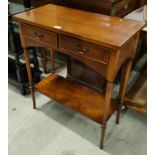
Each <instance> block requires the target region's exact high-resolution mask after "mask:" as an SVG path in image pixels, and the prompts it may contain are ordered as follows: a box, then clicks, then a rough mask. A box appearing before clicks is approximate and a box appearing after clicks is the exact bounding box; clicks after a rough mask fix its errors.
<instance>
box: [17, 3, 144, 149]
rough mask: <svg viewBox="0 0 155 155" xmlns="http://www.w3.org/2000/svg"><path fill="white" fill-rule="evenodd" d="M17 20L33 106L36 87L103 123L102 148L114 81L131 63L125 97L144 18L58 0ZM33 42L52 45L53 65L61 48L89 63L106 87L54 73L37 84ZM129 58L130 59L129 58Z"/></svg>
mask: <svg viewBox="0 0 155 155" xmlns="http://www.w3.org/2000/svg"><path fill="white" fill-rule="evenodd" d="M70 15H71V16H70ZM14 19H15V20H17V21H18V22H19V25H20V35H21V41H22V46H23V48H24V53H25V58H26V63H27V70H28V75H29V81H30V86H31V87H30V88H31V94H32V99H33V108H36V103H35V96H34V89H36V90H38V91H40V92H41V93H43V94H45V95H47V96H49V97H51V98H53V99H54V100H56V101H58V102H61V103H62V104H63V105H66V106H67V107H70V108H72V109H74V110H76V111H79V112H80V113H82V114H83V115H85V116H87V117H88V118H90V119H92V120H95V121H97V122H99V123H101V140H100V148H103V142H104V135H105V129H106V126H107V120H108V119H109V117H110V116H111V115H112V113H113V112H114V111H115V110H116V109H117V107H116V104H113V101H112V99H111V98H112V91H113V84H114V81H115V79H116V77H117V74H118V72H119V70H120V69H121V68H122V66H124V64H126V71H125V72H124V74H123V77H124V80H122V81H123V82H122V83H121V90H120V97H121V99H124V94H125V91H126V85H127V81H128V77H129V73H130V68H131V64H132V60H133V58H134V56H135V53H136V46H137V42H138V36H139V31H140V30H141V28H142V27H143V26H144V23H142V22H136V21H132V20H127V19H121V18H116V17H109V16H105V15H101V14H96V13H91V12H86V11H80V10H75V9H69V8H66V7H60V6H55V5H46V6H43V7H39V8H36V9H33V10H31V11H27V12H25V13H21V14H18V15H15V16H14ZM48 32H49V33H48ZM55 36H57V37H55ZM31 46H37V47H40V46H41V47H47V48H49V49H50V51H51V64H53V65H54V53H55V51H56V50H58V51H59V52H62V53H64V54H66V55H67V56H68V57H71V58H74V59H76V60H78V61H79V62H81V63H83V64H85V65H86V66H87V67H89V68H91V69H92V70H93V71H94V72H96V73H97V74H100V75H101V76H102V77H104V79H105V80H106V83H105V84H104V85H105V91H104V92H102V93H99V92H96V91H94V90H91V89H90V88H86V87H85V86H82V85H81V84H78V83H76V82H75V81H74V79H72V80H73V81H74V82H73V81H71V80H70V79H69V78H67V79H64V78H62V77H59V76H57V75H54V74H53V75H50V76H49V77H46V78H45V79H43V81H41V82H40V83H39V84H38V85H35V86H34V85H33V81H32V75H31V68H30V65H29V63H30V61H29V56H28V51H27V50H26V48H28V47H31ZM129 60H130V63H127V62H128V61H129ZM73 92H74V93H73Z"/></svg>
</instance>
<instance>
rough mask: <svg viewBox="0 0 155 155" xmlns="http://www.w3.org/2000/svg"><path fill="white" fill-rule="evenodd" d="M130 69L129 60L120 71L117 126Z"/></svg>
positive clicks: (130, 61)
mask: <svg viewBox="0 0 155 155" xmlns="http://www.w3.org/2000/svg"><path fill="white" fill-rule="evenodd" d="M131 67H132V60H129V61H128V62H127V63H126V64H125V66H124V67H123V70H122V75H121V83H120V90H119V104H118V110H117V116H116V124H119V122H120V113H121V108H122V106H123V101H124V96H125V93H126V88H127V84H128V79H129V75H130V71H131Z"/></svg>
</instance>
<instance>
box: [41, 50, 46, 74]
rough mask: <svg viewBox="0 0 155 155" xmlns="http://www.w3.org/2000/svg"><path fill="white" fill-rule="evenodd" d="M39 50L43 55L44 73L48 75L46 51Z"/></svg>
mask: <svg viewBox="0 0 155 155" xmlns="http://www.w3.org/2000/svg"><path fill="white" fill-rule="evenodd" d="M39 50H40V54H41V63H42V65H43V71H44V73H47V68H46V63H47V60H46V49H45V48H41V47H40V48H39Z"/></svg>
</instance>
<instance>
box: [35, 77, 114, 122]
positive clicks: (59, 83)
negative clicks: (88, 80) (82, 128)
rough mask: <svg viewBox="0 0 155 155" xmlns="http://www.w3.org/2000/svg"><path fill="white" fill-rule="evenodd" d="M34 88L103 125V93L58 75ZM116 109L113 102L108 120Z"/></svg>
mask: <svg viewBox="0 0 155 155" xmlns="http://www.w3.org/2000/svg"><path fill="white" fill-rule="evenodd" d="M34 87H35V89H36V90H37V91H39V92H41V93H42V94H45V95H46V96H48V97H50V98H52V99H54V100H55V101H58V102H59V103H61V104H63V105H65V106H67V107H69V108H71V109H74V110H75V111H78V112H80V113H82V114H83V115H85V116H87V117H88V118H90V119H92V120H94V121H96V122H98V123H100V124H102V119H103V113H104V108H105V106H106V104H105V102H104V99H105V96H104V95H103V93H99V92H97V91H95V90H92V89H89V88H87V87H85V86H83V85H81V84H77V83H76V82H74V81H70V80H67V79H65V78H63V77H61V76H59V75H56V74H53V75H49V76H48V77H47V78H45V79H43V80H42V81H41V82H40V83H38V84H36V85H35V86H34ZM51 92H53V93H51ZM115 109H116V102H115V101H114V100H111V104H110V108H109V110H108V114H107V119H109V118H110V116H111V115H112V114H113V112H114V111H115Z"/></svg>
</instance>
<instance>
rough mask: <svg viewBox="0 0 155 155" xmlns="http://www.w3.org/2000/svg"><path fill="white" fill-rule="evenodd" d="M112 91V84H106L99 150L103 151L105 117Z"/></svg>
mask: <svg viewBox="0 0 155 155" xmlns="http://www.w3.org/2000/svg"><path fill="white" fill-rule="evenodd" d="M112 91H113V82H107V85H106V92H105V101H104V102H105V103H106V104H105V107H104V114H103V123H102V126H101V139H100V149H103V145H104V136H105V129H106V126H107V115H108V111H109V106H110V101H111V97H112Z"/></svg>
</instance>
